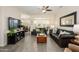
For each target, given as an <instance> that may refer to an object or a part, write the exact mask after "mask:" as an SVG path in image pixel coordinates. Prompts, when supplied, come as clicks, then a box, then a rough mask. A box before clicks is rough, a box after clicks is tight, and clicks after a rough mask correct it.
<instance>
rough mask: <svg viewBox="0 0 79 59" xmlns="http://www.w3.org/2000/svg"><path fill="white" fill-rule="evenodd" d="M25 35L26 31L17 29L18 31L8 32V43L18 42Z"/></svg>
mask: <svg viewBox="0 0 79 59" xmlns="http://www.w3.org/2000/svg"><path fill="white" fill-rule="evenodd" d="M24 37H25V31H17V32H16V33H11V34H10V33H7V44H16V43H17V42H18V41H20V40H21V39H23V38H24Z"/></svg>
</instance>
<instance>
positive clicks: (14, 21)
mask: <svg viewBox="0 0 79 59" xmlns="http://www.w3.org/2000/svg"><path fill="white" fill-rule="evenodd" d="M19 25H20V20H18V19H15V18H12V17H9V18H8V26H9V29H12V28H18V27H19Z"/></svg>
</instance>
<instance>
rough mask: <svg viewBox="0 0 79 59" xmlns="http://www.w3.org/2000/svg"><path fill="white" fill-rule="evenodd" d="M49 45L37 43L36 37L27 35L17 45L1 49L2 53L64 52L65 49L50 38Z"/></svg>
mask: <svg viewBox="0 0 79 59" xmlns="http://www.w3.org/2000/svg"><path fill="white" fill-rule="evenodd" d="M47 39H48V40H47V43H37V42H36V37H35V36H32V35H30V33H26V36H25V38H24V39H22V40H21V41H19V42H18V43H16V44H15V45H8V46H6V47H3V48H2V47H0V51H1V52H63V51H64V48H60V47H59V46H58V45H57V44H56V43H55V42H54V41H53V39H51V38H50V37H49V36H48V38H47Z"/></svg>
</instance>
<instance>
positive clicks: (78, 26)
mask: <svg viewBox="0 0 79 59" xmlns="http://www.w3.org/2000/svg"><path fill="white" fill-rule="evenodd" d="M73 32H74V33H75V34H79V24H76V25H74V27H73Z"/></svg>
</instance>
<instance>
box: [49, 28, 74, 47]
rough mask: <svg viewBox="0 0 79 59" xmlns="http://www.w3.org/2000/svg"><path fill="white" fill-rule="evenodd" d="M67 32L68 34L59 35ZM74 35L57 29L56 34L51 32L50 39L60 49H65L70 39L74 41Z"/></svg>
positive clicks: (71, 32)
mask: <svg viewBox="0 0 79 59" xmlns="http://www.w3.org/2000/svg"><path fill="white" fill-rule="evenodd" d="M61 31H63V32H67V33H69V34H60V32H61ZM74 36H75V34H74V33H73V31H68V30H64V29H57V31H56V33H53V32H51V33H50V37H51V38H52V39H53V40H54V41H55V42H56V43H57V44H58V45H59V46H60V47H61V48H64V47H67V46H68V43H69V42H70V39H74Z"/></svg>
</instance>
